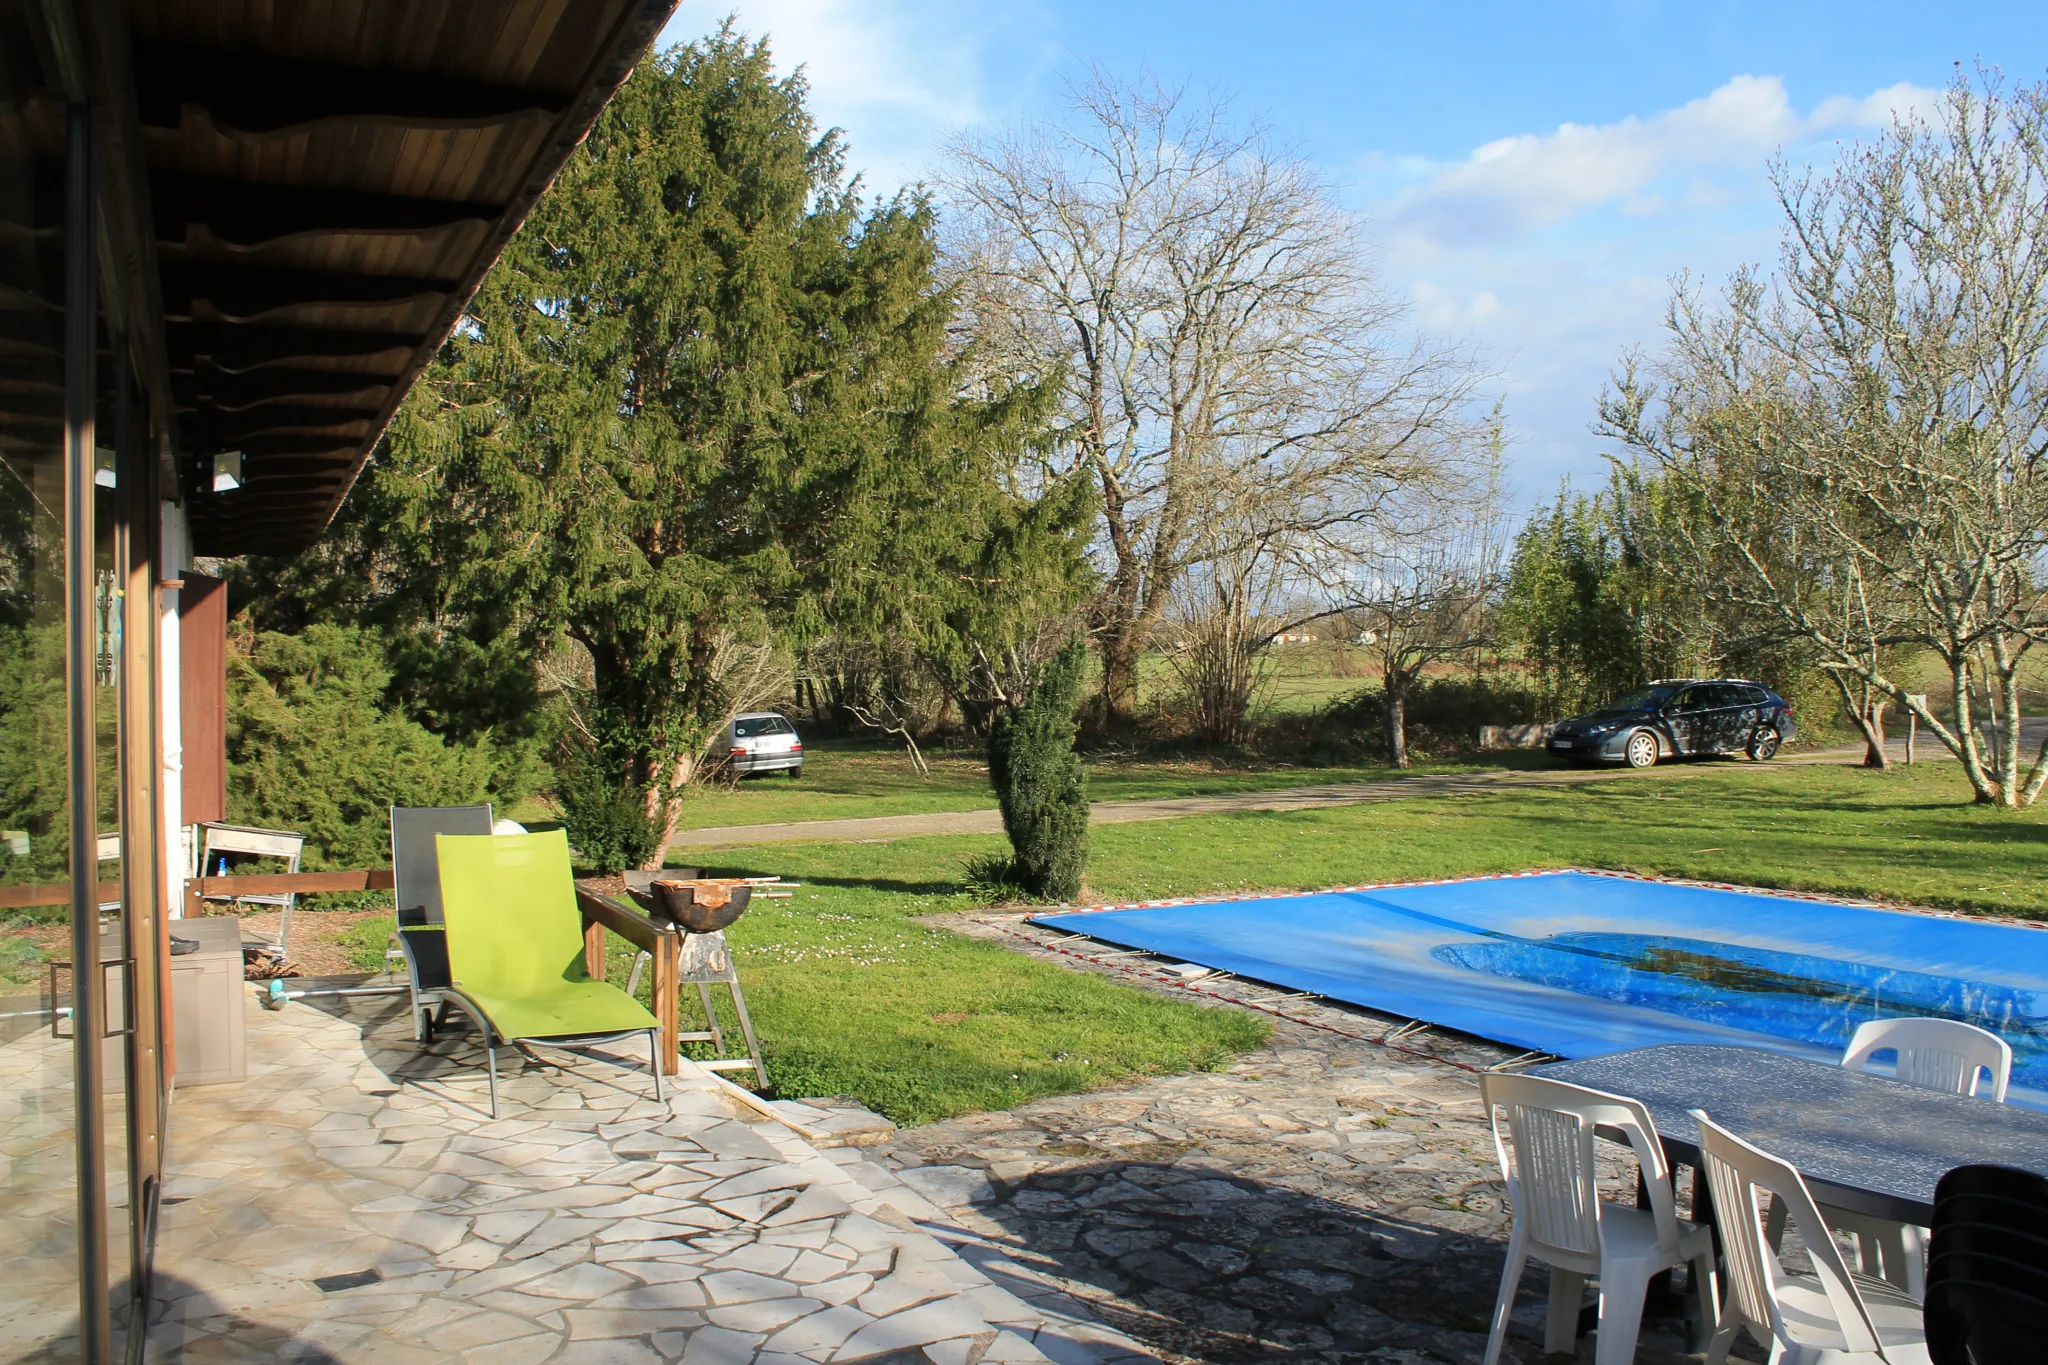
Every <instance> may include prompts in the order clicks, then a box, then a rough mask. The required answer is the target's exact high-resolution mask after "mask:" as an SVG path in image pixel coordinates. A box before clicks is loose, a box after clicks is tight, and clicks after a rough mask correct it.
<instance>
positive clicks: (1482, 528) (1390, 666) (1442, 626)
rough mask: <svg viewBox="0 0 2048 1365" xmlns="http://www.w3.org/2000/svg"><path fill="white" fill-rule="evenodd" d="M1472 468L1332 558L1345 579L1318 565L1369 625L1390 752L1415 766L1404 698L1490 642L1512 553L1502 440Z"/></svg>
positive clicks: (1355, 617) (1347, 607)
mask: <svg viewBox="0 0 2048 1365" xmlns="http://www.w3.org/2000/svg"><path fill="white" fill-rule="evenodd" d="M1468 474H1469V477H1468V478H1467V479H1466V480H1465V481H1463V482H1462V484H1455V485H1453V486H1452V487H1450V488H1448V489H1443V488H1438V489H1432V490H1430V491H1429V493H1428V495H1427V496H1418V497H1411V498H1410V499H1408V500H1407V501H1406V502H1405V503H1404V507H1403V512H1404V515H1403V516H1401V517H1400V518H1398V519H1396V520H1394V521H1393V522H1392V523H1391V525H1390V526H1389V528H1388V529H1387V530H1385V531H1383V532H1382V533H1381V534H1379V535H1377V536H1374V537H1370V538H1366V539H1363V540H1361V541H1360V542H1359V543H1358V544H1356V545H1355V546H1353V547H1350V552H1349V553H1348V554H1347V555H1346V556H1345V557H1344V558H1343V559H1341V560H1337V561H1335V562H1336V564H1337V565H1338V566H1339V573H1340V575H1341V576H1340V577H1337V578H1335V579H1333V578H1332V577H1331V573H1330V569H1329V568H1328V567H1325V568H1324V569H1323V571H1322V578H1323V581H1324V584H1325V587H1326V592H1328V593H1330V595H1331V596H1333V597H1334V598H1335V599H1336V600H1338V601H1340V602H1341V603H1342V604H1343V615H1344V618H1345V619H1346V620H1347V621H1350V622H1353V623H1356V624H1358V625H1361V626H1363V630H1362V631H1361V636H1362V637H1363V638H1364V641H1365V643H1366V647H1367V649H1368V650H1369V651H1370V652H1371V654H1372V656H1373V658H1374V659H1375V661H1376V662H1377V663H1378V665H1379V672H1380V686H1381V688H1382V689H1383V692H1384V695H1385V697H1386V708H1387V710H1386V727H1387V753H1388V756H1389V759H1390V760H1391V762H1392V763H1393V765H1394V766H1395V767H1397V768H1405V767H1407V766H1408V764H1409V758H1408V698H1409V694H1410V692H1411V691H1413V689H1414V687H1415V684H1416V682H1417V681H1418V680H1420V678H1421V677H1422V675H1423V673H1424V671H1425V670H1427V669H1428V668H1429V667H1431V666H1432V665H1435V664H1442V663H1449V662H1452V661H1455V660H1462V659H1467V658H1470V657H1471V656H1472V655H1473V654H1474V653H1476V652H1477V651H1479V650H1480V649H1483V648H1484V647H1486V646H1487V645H1489V644H1491V643H1492V642H1493V639H1494V627H1495V622H1496V611H1495V608H1496V607H1497V606H1498V605H1499V599H1500V593H1501V590H1502V588H1503V586H1504V585H1505V583H1506V549H1507V536H1506V521H1507V518H1506V500H1505V497H1504V495H1503V491H1502V488H1501V482H1500V462H1499V444H1498V439H1497V438H1496V441H1495V443H1494V444H1493V448H1492V450H1491V452H1490V456H1489V458H1488V459H1486V460H1485V461H1484V462H1482V463H1481V464H1479V465H1478V466H1477V467H1475V468H1473V469H1471V470H1470V471H1468ZM1328 563H1329V561H1326V564H1328Z"/></svg>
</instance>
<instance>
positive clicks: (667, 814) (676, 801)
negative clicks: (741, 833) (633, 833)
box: [640, 754, 697, 872]
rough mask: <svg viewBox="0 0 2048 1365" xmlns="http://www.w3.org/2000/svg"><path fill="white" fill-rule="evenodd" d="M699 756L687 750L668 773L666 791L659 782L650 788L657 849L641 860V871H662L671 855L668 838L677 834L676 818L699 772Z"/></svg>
mask: <svg viewBox="0 0 2048 1365" xmlns="http://www.w3.org/2000/svg"><path fill="white" fill-rule="evenodd" d="M696 772H697V758H696V755H694V754H686V755H684V756H683V757H682V758H679V759H677V760H676V763H675V769H674V771H673V772H672V773H671V774H670V777H669V782H670V785H669V788H668V790H667V791H666V792H664V791H663V790H662V788H661V785H660V784H659V783H655V784H652V785H650V786H649V787H648V789H647V821H648V823H649V824H650V825H652V826H653V827H654V851H653V852H652V853H650V854H648V855H647V858H646V861H644V862H642V863H641V864H640V870H641V871H642V872H659V871H661V869H662V865H663V863H664V862H665V861H666V860H667V858H668V844H669V840H671V839H673V838H675V836H676V822H677V821H678V820H680V819H681V818H682V814H683V796H682V793H683V789H684V788H686V787H688V786H689V785H690V779H691V778H692V777H694V776H696Z"/></svg>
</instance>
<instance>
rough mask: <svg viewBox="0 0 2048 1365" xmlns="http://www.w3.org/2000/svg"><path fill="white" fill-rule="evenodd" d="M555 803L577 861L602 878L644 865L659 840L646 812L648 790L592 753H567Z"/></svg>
mask: <svg viewBox="0 0 2048 1365" xmlns="http://www.w3.org/2000/svg"><path fill="white" fill-rule="evenodd" d="M555 803H556V804H557V805H559V806H560V807H561V808H562V827H563V829H565V830H566V831H567V832H568V835H569V842H570V843H571V844H572V845H574V846H575V849H576V854H577V858H578V860H579V861H580V862H581V863H582V864H583V865H584V866H585V867H587V868H589V869H590V870H591V871H592V872H595V873H596V874H597V875H598V876H600V877H609V876H611V875H613V874H614V873H617V872H622V871H624V870H625V869H627V868H629V867H638V866H640V865H641V864H642V863H644V862H646V861H647V859H649V858H650V857H652V856H653V855H654V850H655V847H656V846H657V845H658V844H659V843H660V840H659V839H657V838H656V837H655V831H654V822H653V821H652V820H650V819H649V818H648V816H647V794H646V793H645V792H644V791H642V790H641V789H640V788H639V787H637V786H635V785H633V784H632V783H631V782H628V781H626V780H625V779H624V778H623V777H621V776H620V775H619V774H618V772H617V771H616V769H615V767H614V765H609V764H606V763H604V762H602V761H600V760H599V759H598V758H597V757H596V756H595V755H592V754H590V753H588V752H576V753H572V754H569V755H568V756H566V757H565V758H564V759H563V760H562V761H561V763H560V764H559V765H558V767H557V770H556V775H555Z"/></svg>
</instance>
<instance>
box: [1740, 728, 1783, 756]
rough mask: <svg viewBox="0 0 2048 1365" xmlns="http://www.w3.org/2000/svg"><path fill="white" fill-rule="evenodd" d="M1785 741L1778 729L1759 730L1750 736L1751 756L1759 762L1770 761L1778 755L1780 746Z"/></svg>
mask: <svg viewBox="0 0 2048 1365" xmlns="http://www.w3.org/2000/svg"><path fill="white" fill-rule="evenodd" d="M1783 742H1784V741H1783V740H1782V739H1780V738H1779V736H1778V732H1777V731H1776V730H1772V729H1769V728H1765V729H1762V730H1758V731H1757V732H1756V733H1755V734H1753V735H1751V736H1750V737H1749V756H1750V757H1751V758H1752V759H1754V760H1756V761H1757V762H1758V763H1768V762H1769V761H1770V760H1771V759H1774V758H1776V757H1777V756H1778V746H1779V745H1780V744H1782V743H1783Z"/></svg>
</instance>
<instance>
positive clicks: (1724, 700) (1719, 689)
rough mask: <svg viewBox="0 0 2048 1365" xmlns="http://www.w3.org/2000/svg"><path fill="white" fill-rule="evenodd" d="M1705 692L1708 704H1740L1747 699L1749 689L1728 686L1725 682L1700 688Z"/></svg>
mask: <svg viewBox="0 0 2048 1365" xmlns="http://www.w3.org/2000/svg"><path fill="white" fill-rule="evenodd" d="M1700 690H1701V691H1702V692H1705V693H1706V694H1707V700H1706V704H1707V705H1708V706H1741V705H1742V704H1743V703H1745V702H1747V701H1748V700H1749V689H1748V688H1746V687H1730V686H1729V685H1728V684H1727V683H1715V684H1713V685H1712V686H1710V687H1703V688H1701V689H1700Z"/></svg>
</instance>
